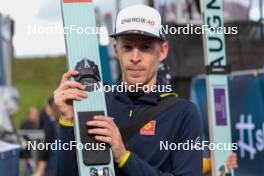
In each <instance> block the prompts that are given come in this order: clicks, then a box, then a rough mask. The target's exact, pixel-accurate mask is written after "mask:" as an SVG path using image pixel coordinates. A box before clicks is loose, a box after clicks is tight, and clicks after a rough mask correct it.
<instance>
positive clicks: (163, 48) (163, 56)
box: [159, 41, 169, 62]
mask: <svg viewBox="0 0 264 176" xmlns="http://www.w3.org/2000/svg"><path fill="white" fill-rule="evenodd" d="M168 51H169V44H168V42H166V41H165V42H163V43H162V44H161V50H160V59H159V60H160V62H162V61H163V60H164V59H166V57H167V55H168Z"/></svg>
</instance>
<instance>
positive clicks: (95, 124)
mask: <svg viewBox="0 0 264 176" xmlns="http://www.w3.org/2000/svg"><path fill="white" fill-rule="evenodd" d="M87 125H88V126H93V127H100V128H107V129H111V127H110V124H109V123H107V122H105V121H98V120H89V121H88V122H87Z"/></svg>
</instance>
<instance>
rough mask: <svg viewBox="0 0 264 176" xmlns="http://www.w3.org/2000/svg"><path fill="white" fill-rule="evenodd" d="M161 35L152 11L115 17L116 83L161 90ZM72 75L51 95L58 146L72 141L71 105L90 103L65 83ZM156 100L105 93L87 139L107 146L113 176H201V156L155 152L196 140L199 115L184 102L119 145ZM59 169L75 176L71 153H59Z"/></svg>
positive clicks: (152, 95) (164, 46)
mask: <svg viewBox="0 0 264 176" xmlns="http://www.w3.org/2000/svg"><path fill="white" fill-rule="evenodd" d="M160 31H161V17H160V14H159V13H158V12H157V11H156V10H155V9H153V8H150V7H148V6H144V5H134V6H130V7H128V8H125V9H123V10H122V11H120V12H119V14H118V16H117V20H116V30H115V34H113V35H112V37H114V38H115V39H116V42H115V45H114V49H115V53H116V56H117V58H118V59H119V62H120V66H121V71H122V80H121V82H123V83H127V84H128V85H136V84H137V83H141V85H144V86H149V87H150V86H153V85H157V86H162V85H164V82H163V81H162V79H160V78H158V76H157V69H158V65H159V64H160V62H161V61H163V60H164V59H165V58H166V56H167V53H168V43H167V42H166V41H165V39H164V36H163V35H161V34H160ZM76 75H78V72H76V71H69V72H67V73H65V74H64V75H63V77H62V80H61V83H60V85H59V87H58V88H57V89H56V90H55V92H54V100H55V103H56V105H57V106H58V108H59V109H60V111H61V118H60V124H61V126H60V140H61V141H62V143H70V141H74V133H73V128H72V126H73V123H72V121H73V107H72V100H81V99H83V98H88V99H89V95H87V94H86V93H84V92H83V91H82V90H84V89H85V86H84V85H82V84H81V83H78V82H74V81H70V80H69V78H70V77H73V76H76ZM121 82H119V83H118V84H121ZM163 95H164V94H163ZM161 96H162V93H161V92H155V91H152V92H146V91H145V92H144V91H143V90H138V91H136V92H133V91H130V92H129V91H127V92H118V91H117V90H114V91H113V92H109V93H106V103H107V111H108V115H109V117H108V116H95V117H94V118H93V120H92V121H89V122H87V125H88V126H92V127H93V129H92V130H89V131H88V133H89V134H91V135H94V136H95V139H96V140H97V141H99V142H105V143H107V144H109V145H110V147H111V149H112V152H113V157H114V162H115V164H116V175H117V176H158V175H159V176H174V175H181V176H199V175H202V151H200V150H177V149H175V150H170V149H168V150H165V149H160V142H162V141H163V142H166V141H168V142H169V143H176V144H178V143H184V142H187V141H188V140H190V141H191V140H193V141H195V140H197V139H199V138H201V133H202V127H201V117H200V113H199V112H198V110H197V108H196V106H195V105H194V104H192V103H191V102H189V101H187V100H178V101H177V102H176V103H175V104H174V105H173V106H172V107H170V108H168V109H167V110H165V111H164V112H162V113H160V114H159V115H158V116H157V117H155V118H154V120H153V121H152V122H153V123H151V125H152V128H151V129H152V130H151V131H148V128H147V127H146V128H143V129H141V130H140V131H138V133H136V134H135V135H134V136H133V137H132V138H131V139H130V140H128V141H127V142H126V143H124V142H123V140H122V138H121V135H120V130H122V129H125V128H126V127H127V126H128V125H129V124H131V123H132V122H133V121H134V120H135V119H136V118H137V116H138V115H139V114H141V113H142V112H143V111H145V110H146V109H149V108H151V107H153V106H155V105H156V104H157V103H158V101H160V99H161ZM113 118H114V120H113ZM153 127H154V128H153ZM87 135H88V134H87ZM58 164H59V166H58V172H59V175H69V176H75V175H78V170H77V161H76V156H75V151H74V150H73V151H66V150H65V151H59V162H58Z"/></svg>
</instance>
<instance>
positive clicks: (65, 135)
mask: <svg viewBox="0 0 264 176" xmlns="http://www.w3.org/2000/svg"><path fill="white" fill-rule="evenodd" d="M59 140H60V142H61V144H62V145H63V144H70V143H71V142H74V141H75V137H74V130H73V128H72V127H66V126H62V125H60V133H59ZM65 146H66V145H65ZM65 175H71V176H78V166H77V159H76V148H75V147H73V148H72V149H69V150H63V149H62V150H59V151H58V176H65Z"/></svg>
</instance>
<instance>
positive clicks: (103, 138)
mask: <svg viewBox="0 0 264 176" xmlns="http://www.w3.org/2000/svg"><path fill="white" fill-rule="evenodd" d="M95 140H97V141H99V142H105V143H108V144H110V145H111V143H112V138H111V137H108V136H95Z"/></svg>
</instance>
